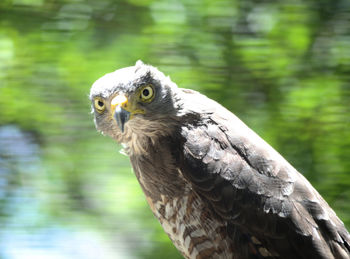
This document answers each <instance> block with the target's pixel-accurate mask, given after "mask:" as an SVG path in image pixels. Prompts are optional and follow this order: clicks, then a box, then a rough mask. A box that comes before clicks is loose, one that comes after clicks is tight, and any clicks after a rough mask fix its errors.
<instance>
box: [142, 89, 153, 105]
mask: <svg viewBox="0 0 350 259" xmlns="http://www.w3.org/2000/svg"><path fill="white" fill-rule="evenodd" d="M153 97H154V91H153V87H152V86H151V85H146V86H144V87H143V88H142V89H141V100H142V101H144V102H150V101H152V99H153Z"/></svg>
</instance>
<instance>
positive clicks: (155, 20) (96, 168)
mask: <svg viewBox="0 0 350 259" xmlns="http://www.w3.org/2000/svg"><path fill="white" fill-rule="evenodd" d="M349 20H350V2H349V1H347V0H322V1H319V0H317V1H316V0H310V1H301V0H296V1H293V2H290V3H286V2H285V1H269V0H267V1H254V0H244V1H243V0H241V1H239V0H230V1H229V0H220V1H198V0H195V1H192V0H191V1H190V0H188V1H186V0H180V1H174V0H168V1H155V0H147V1H142V0H124V1H122V0H115V1H113V0H101V1H95V0H3V1H1V2H0V229H1V230H0V247H1V249H0V257H1V258H29V257H30V256H32V257H33V258H73V257H74V258H97V257H98V256H102V255H103V256H102V258H165V257H167V258H181V257H180V255H179V254H178V252H177V251H176V249H175V248H174V247H173V246H172V244H171V243H170V241H169V240H168V238H167V236H166V235H165V234H164V233H163V231H162V230H161V228H160V226H159V224H158V222H157V221H156V220H155V219H154V218H153V216H152V214H151V212H150V210H149V209H148V207H147V204H146V202H145V199H144V197H143V194H142V192H141V190H140V188H139V186H138V183H137V182H136V179H135V177H134V175H133V174H132V172H131V169H130V165H129V161H128V158H127V157H125V156H123V155H121V154H119V153H118V150H119V149H120V148H121V147H119V146H117V145H116V144H115V143H113V141H112V140H110V139H108V138H106V137H103V136H101V135H100V134H98V133H97V132H96V131H95V129H94V125H93V121H92V119H93V118H92V115H91V114H89V113H90V103H89V100H88V97H87V96H88V93H89V88H90V86H91V84H92V83H93V82H94V81H95V80H96V79H97V78H99V77H100V76H102V75H103V74H105V73H107V72H111V71H113V70H115V69H117V68H120V67H124V66H130V65H133V64H134V63H135V61H136V60H138V59H142V60H143V61H144V62H146V63H150V64H152V65H155V66H158V67H159V69H160V70H162V71H164V72H165V73H166V74H169V75H170V76H171V78H172V79H173V80H174V81H175V82H176V83H177V84H178V85H179V86H180V87H184V88H192V89H195V90H199V91H201V92H203V93H205V94H207V95H208V96H209V97H211V98H213V99H215V100H217V101H218V102H220V103H222V104H223V105H224V106H226V107H227V108H228V109H230V110H231V111H233V112H234V113H235V114H237V115H238V116H239V117H240V118H241V119H242V120H243V121H245V122H246V123H247V124H248V125H249V126H250V127H251V128H253V129H254V130H255V131H256V132H258V133H259V134H260V135H261V136H262V137H263V138H264V139H265V140H267V141H268V142H269V143H270V144H272V146H273V147H275V148H276V149H277V150H278V151H279V152H280V153H281V154H282V155H283V156H284V157H286V158H287V160H289V161H290V162H291V163H292V164H293V165H294V166H295V167H296V168H297V169H298V170H299V171H300V172H302V173H303V174H304V175H305V176H306V178H308V179H309V180H310V181H311V182H312V184H313V185H314V186H315V187H316V188H317V189H318V190H319V192H320V193H321V194H322V195H323V197H324V198H325V199H326V200H327V201H328V202H329V203H330V205H331V206H332V207H333V208H334V209H335V211H336V212H337V214H338V215H339V216H340V217H341V218H342V219H343V221H344V222H345V224H347V226H348V227H349V226H350V203H349V200H350V174H349V171H350V131H349V126H350V119H349V115H350V105H349V104H350V23H349ZM40 256H42V257H40ZM55 256H56V257H55Z"/></svg>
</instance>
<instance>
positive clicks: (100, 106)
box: [94, 97, 106, 113]
mask: <svg viewBox="0 0 350 259" xmlns="http://www.w3.org/2000/svg"><path fill="white" fill-rule="evenodd" d="M94 105H95V109H96V110H97V111H98V112H99V113H102V112H104V110H105V109H106V105H105V102H104V101H103V99H102V98H101V97H97V98H95V100H94Z"/></svg>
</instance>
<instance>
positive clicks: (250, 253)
mask: <svg viewBox="0 0 350 259" xmlns="http://www.w3.org/2000/svg"><path fill="white" fill-rule="evenodd" d="M143 85H152V87H153V88H154V90H155V92H156V95H155V98H154V100H153V101H152V102H151V103H148V104H145V103H137V102H136V101H135V100H137V93H138V89H139V88H140V87H142V86H143ZM119 93H123V94H126V95H127V97H128V98H129V101H130V102H131V103H134V104H135V102H136V105H138V106H137V107H138V108H140V109H143V110H144V111H145V113H144V114H138V115H136V116H134V118H132V119H130V121H128V122H127V123H126V124H125V131H124V132H121V131H120V129H119V127H118V125H117V123H116V121H115V120H114V119H113V116H112V114H113V111H112V110H109V107H110V102H111V98H112V97H113V96H115V95H116V94H119ZM96 96H97V97H99V98H103V100H104V101H105V103H106V107H107V108H106V112H104V113H102V114H100V113H97V112H96V111H94V108H93V111H94V114H95V123H96V127H97V129H98V130H99V131H101V132H102V133H104V134H106V135H109V136H111V137H112V138H113V139H115V140H116V141H117V142H119V143H122V144H123V145H124V146H125V148H126V153H127V154H128V155H129V157H130V161H131V164H132V166H133V169H134V172H135V175H136V177H137V179H138V181H139V183H140V185H141V188H142V189H143V191H144V193H145V196H146V199H147V202H148V204H149V205H150V208H151V209H152V211H153V213H154V215H155V217H156V218H157V219H158V220H159V222H160V223H161V225H162V227H163V228H164V230H165V232H166V233H167V234H168V236H169V237H170V239H171V240H172V241H173V243H174V245H175V246H176V247H177V248H178V250H179V251H180V252H181V254H182V255H183V256H184V257H185V258H191V259H192V258H198V259H200V258H203V259H204V258H235V259H246V258H252V259H253V258H255V259H257V258H293V259H294V258H307V259H311V258H324V259H326V258H327V259H328V258H337V259H338V258H339V259H346V258H350V235H349V233H348V231H347V230H346V229H345V227H344V224H343V223H342V222H341V220H340V219H339V218H338V217H337V216H336V214H335V212H334V211H333V210H332V209H331V208H330V207H329V205H328V204H327V202H326V201H324V200H323V198H322V197H321V196H320V195H319V193H318V192H317V191H316V190H315V189H314V188H313V187H312V186H311V184H310V183H309V182H308V181H307V180H306V179H305V178H304V177H303V176H302V175H301V174H300V173H299V172H297V170H296V169H294V168H293V167H292V166H291V165H290V164H289V163H288V162H287V161H286V160H285V159H284V158H283V157H282V156H281V155H280V154H278V153H277V152H276V151H275V150H274V149H273V148H272V147H271V146H270V145H268V144H267V143H266V142H265V141H264V140H262V139H261V138H260V137H259V136H258V135H257V134H255V133H254V132H253V131H252V130H251V129H249V128H248V127H247V126H246V125H245V124H244V123H243V122H242V121H241V120H239V119H238V118H237V117H236V116H235V115H234V114H232V113H231V112H229V111H228V110H227V109H225V108H224V107H222V106H221V105H220V104H218V103H216V102H215V101H213V100H211V99H209V98H207V97H205V96H204V95H201V94H200V93H198V92H195V91H192V90H188V89H181V88H177V86H176V84H175V83H173V82H172V81H171V80H170V78H169V77H166V76H165V75H164V74H163V73H161V72H160V71H158V70H157V69H156V68H154V67H152V66H148V65H145V64H143V63H142V62H137V64H136V65H135V66H133V67H128V68H123V69H120V70H117V71H115V72H113V73H110V74H107V75H106V76H104V77H102V78H101V79H99V80H97V81H96V82H95V84H94V85H93V87H92V89H91V93H90V97H91V100H92V103H93V100H94V98H95V97H96Z"/></svg>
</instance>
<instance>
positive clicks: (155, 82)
mask: <svg viewBox="0 0 350 259" xmlns="http://www.w3.org/2000/svg"><path fill="white" fill-rule="evenodd" d="M176 89H177V86H176V84H175V83H173V82H172V81H171V80H170V78H169V77H166V76H165V75H164V74H163V73H162V72H160V71H158V69H157V68H155V67H152V66H150V65H145V64H144V63H142V61H137V62H136V64H135V66H131V67H126V68H122V69H119V70H116V71H115V72H112V73H109V74H106V75H104V76H103V77H101V78H100V79H98V80H97V81H96V82H95V83H94V84H93V85H92V87H91V91H90V99H91V103H92V113H93V114H94V115H95V125H96V128H97V129H98V130H99V131H101V132H102V133H103V134H106V135H109V136H111V137H112V138H114V139H115V140H117V141H118V142H121V143H125V144H128V142H130V141H135V139H133V138H139V139H140V138H142V137H144V136H148V137H151V138H156V137H157V136H161V135H166V134H168V133H169V131H171V123H169V122H170V120H171V119H170V118H172V117H174V115H176V111H177V107H176V105H175V102H176V101H175V96H176V94H174V92H176Z"/></svg>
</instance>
